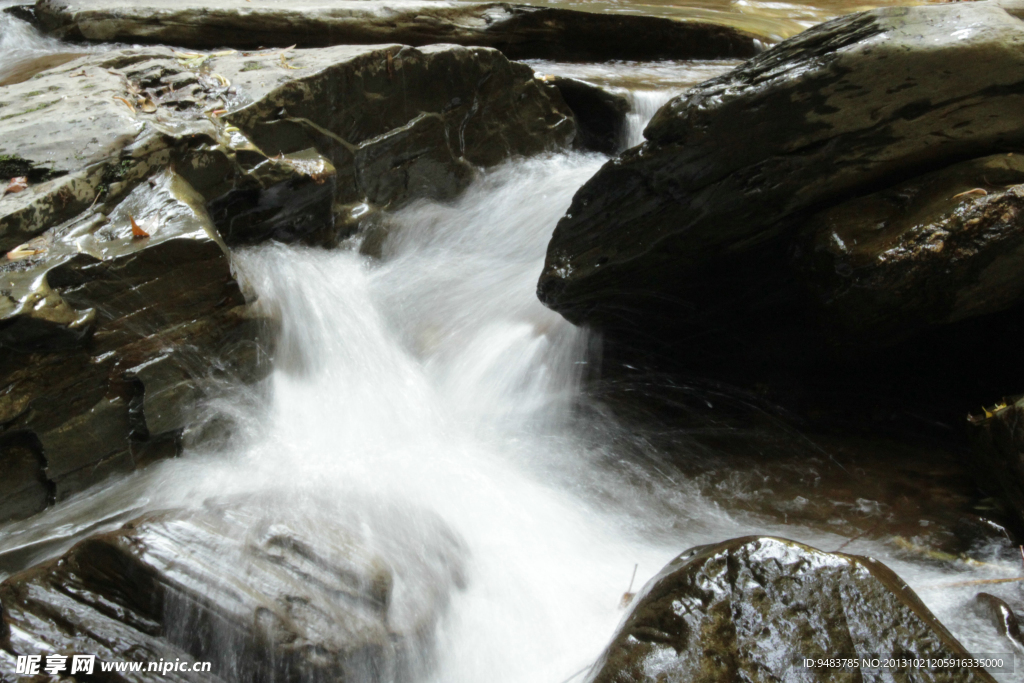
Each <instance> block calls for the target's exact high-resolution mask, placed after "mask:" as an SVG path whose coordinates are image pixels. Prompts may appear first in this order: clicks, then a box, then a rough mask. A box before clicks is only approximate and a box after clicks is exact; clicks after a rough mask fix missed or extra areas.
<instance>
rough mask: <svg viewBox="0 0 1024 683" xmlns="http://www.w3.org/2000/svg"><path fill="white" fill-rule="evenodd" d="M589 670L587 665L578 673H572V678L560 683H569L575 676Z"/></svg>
mask: <svg viewBox="0 0 1024 683" xmlns="http://www.w3.org/2000/svg"><path fill="white" fill-rule="evenodd" d="M589 668H590V665H589V664H587V665H586V666H585V667H583V668H582V669H580V670H579V671H577V672H576V673H574V674H573V675H572V676H569V677H568V678H567V679H565V680H564V681H562V683H569V681H571V680H572V679H574V678H576V677H577V676H579V675H580V674H581V673H583V672H584V671H586V670H587V669H589Z"/></svg>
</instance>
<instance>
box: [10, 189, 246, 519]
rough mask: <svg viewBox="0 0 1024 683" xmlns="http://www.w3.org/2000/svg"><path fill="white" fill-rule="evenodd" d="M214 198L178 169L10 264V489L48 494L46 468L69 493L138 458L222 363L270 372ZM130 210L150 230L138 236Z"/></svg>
mask: <svg viewBox="0 0 1024 683" xmlns="http://www.w3.org/2000/svg"><path fill="white" fill-rule="evenodd" d="M202 203H203V200H202V197H201V196H200V195H199V194H198V193H197V192H196V191H195V190H194V189H192V187H191V186H190V185H189V184H188V183H187V182H186V181H185V180H184V179H182V178H181V177H180V176H179V175H177V174H175V173H174V172H171V171H166V172H164V173H163V174H161V175H159V176H154V177H153V178H152V182H151V183H143V184H142V185H139V186H138V187H136V188H135V190H133V191H132V192H131V193H129V194H128V195H127V196H126V197H125V198H124V200H123V201H121V202H120V203H119V204H118V205H117V207H116V208H115V209H114V210H113V211H112V212H111V213H110V215H109V216H106V215H103V214H99V213H95V212H87V213H86V214H83V216H81V217H80V218H79V219H75V220H73V221H71V222H69V223H65V224H61V225H59V226H56V227H54V228H52V229H51V230H49V231H47V232H46V233H44V234H43V235H41V236H40V237H37V238H35V239H34V240H31V241H30V242H28V243H26V244H25V245H22V246H21V247H19V248H18V249H16V250H13V251H11V252H10V253H9V254H8V256H7V257H6V258H5V259H4V262H3V263H2V264H0V277H2V279H3V281H4V284H5V285H7V288H6V289H5V290H4V292H3V293H4V297H5V298H4V299H3V300H0V347H2V348H3V349H4V351H5V353H4V355H3V361H2V362H0V378H2V379H0V381H3V382H4V383H5V385H6V387H7V388H6V390H5V392H4V396H3V399H2V400H0V425H2V427H0V439H2V438H3V437H6V436H7V435H8V434H10V435H12V437H14V436H16V437H18V439H19V443H20V446H19V447H18V448H17V449H14V450H10V449H7V448H5V449H4V451H3V461H2V462H3V466H4V467H10V468H12V472H13V471H14V470H17V471H18V472H20V473H21V476H20V477H19V478H18V479H15V480H12V481H11V483H10V485H11V486H12V487H17V488H19V489H25V487H27V489H25V490H31V491H34V492H38V490H39V475H40V474H42V475H43V477H44V479H43V485H44V487H52V491H53V495H54V496H55V498H56V499H57V500H59V499H62V498H64V497H66V496H67V495H68V494H70V493H73V492H75V491H80V490H82V489H84V488H86V487H87V486H88V485H90V484H92V483H94V482H96V481H98V480H100V479H102V478H104V477H106V476H108V475H109V474H111V473H113V472H117V471H126V470H131V469H134V468H135V467H136V466H138V465H140V464H143V463H144V462H145V461H146V460H148V459H151V457H152V456H153V454H154V450H153V446H154V444H158V443H166V442H168V441H171V442H173V441H174V440H176V439H177V438H178V435H180V433H181V431H182V430H183V429H184V427H185V426H186V425H187V423H188V419H187V415H188V411H189V410H190V409H191V407H192V406H193V405H194V403H195V402H196V399H197V398H198V397H199V396H200V395H201V394H202V385H203V383H204V381H205V380H206V378H207V376H208V375H209V374H210V372H211V369H210V366H211V365H214V366H219V367H222V368H224V370H222V372H232V373H234V374H236V376H238V377H240V378H242V379H248V380H250V381H251V380H253V379H256V378H258V377H259V376H260V374H261V370H260V369H259V368H260V359H259V358H258V356H255V355H253V354H252V353H251V352H250V351H249V349H250V348H252V347H255V346H256V340H257V338H258V333H259V327H260V321H259V320H258V319H255V318H250V317H249V314H248V312H247V308H246V302H245V298H244V296H243V295H242V293H241V291H240V289H239V287H238V284H237V283H236V282H235V280H234V278H233V276H232V274H231V268H230V262H229V259H228V255H227V253H226V252H225V250H224V247H223V245H221V244H220V243H219V239H218V237H217V235H216V232H215V231H214V228H213V224H212V221H211V220H210V218H209V216H208V215H207V213H206V211H205V210H204V209H203V206H202ZM132 220H135V221H136V222H137V223H138V224H140V225H142V226H143V227H144V229H145V230H146V231H147V232H149V235H150V236H149V237H146V238H142V239H139V238H134V237H133V236H132V228H131V221H132ZM26 435H31V441H26V440H25V437H26ZM26 449H28V450H29V451H31V456H30V455H28V454H27V453H26ZM175 450H176V449H174V448H171V449H170V451H169V452H170V454H173V453H174V452H175ZM33 463H39V464H41V465H42V468H41V471H40V470H39V469H36V468H33V467H32V464H33ZM47 491H49V488H47ZM38 499H39V494H38V493H33V494H32V496H31V501H32V502H30V503H27V504H26V505H25V506H18V507H17V509H13V510H11V511H9V514H10V515H17V516H24V514H29V513H31V512H34V511H36V510H37V509H38V504H37V503H38Z"/></svg>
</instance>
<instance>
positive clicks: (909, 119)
mask: <svg viewBox="0 0 1024 683" xmlns="http://www.w3.org/2000/svg"><path fill="white" fill-rule="evenodd" d="M1022 15H1024V4H1021V3H1019V2H1016V1H1014V0H1009V1H1007V2H1004V3H997V2H976V3H962V4H960V3H958V4H947V5H941V6H926V7H893V8H885V9H877V10H872V11H869V12H862V13H858V14H853V15H849V16H845V17H841V18H839V19H836V20H833V21H830V22H827V23H825V24H822V25H820V26H816V27H814V28H812V29H810V30H808V31H806V32H804V33H802V34H800V35H798V36H796V37H794V38H792V39H789V40H787V41H785V42H783V43H780V44H779V45H777V46H775V47H774V48H772V49H770V50H767V51H766V52H764V53H762V54H760V55H758V56H756V57H754V58H753V59H751V60H749V61H748V62H746V63H744V64H743V65H741V66H740V67H738V68H736V69H735V70H733V71H732V72H730V73H728V74H726V75H724V76H721V77H718V78H715V79H712V80H710V81H707V82H705V83H702V84H700V85H699V86H697V87H695V88H693V89H691V90H689V91H687V92H686V93H684V94H683V95H680V96H679V97H677V98H676V99H674V100H672V101H671V102H669V103H668V104H667V105H665V106H664V107H663V108H662V109H661V110H660V111H659V112H658V113H657V115H656V116H655V117H654V119H653V120H652V121H651V123H650V125H649V126H648V127H647V129H646V131H645V137H646V138H647V141H646V142H645V143H644V144H643V145H641V146H639V147H637V148H634V149H632V150H629V151H627V152H625V153H624V154H622V155H621V156H620V157H618V158H617V159H614V160H612V161H610V162H609V163H608V164H606V165H605V166H604V167H603V168H602V169H601V170H600V171H599V172H598V173H597V175H596V176H595V177H594V178H592V179H591V180H590V181H589V182H588V183H587V184H586V185H585V186H584V187H583V188H582V189H581V190H580V191H579V192H578V193H577V195H576V196H575V198H574V199H573V202H572V205H571V207H570V208H569V211H568V213H567V214H566V216H565V217H564V218H563V219H562V220H561V221H560V222H559V224H558V226H557V228H556V230H555V232H554V235H553V237H552V240H551V243H550V245H549V248H548V254H547V260H546V263H545V267H544V271H543V273H542V275H541V278H540V281H539V284H538V295H539V297H540V298H541V300H542V301H543V302H544V303H546V304H547V305H548V306H550V307H552V308H554V309H555V310H557V311H559V312H560V313H562V314H563V315H564V316H565V317H566V318H568V319H569V320H571V321H573V322H575V323H578V324H588V325H591V326H593V327H597V328H600V329H604V330H606V331H608V332H609V335H610V336H611V337H622V338H626V339H628V340H629V341H630V342H631V343H633V344H634V345H636V344H642V345H647V346H653V345H657V344H662V345H664V347H666V348H662V349H659V352H664V351H666V349H667V351H668V353H667V354H665V355H670V356H672V357H674V358H675V359H683V360H682V362H683V363H686V362H689V363H690V369H691V370H693V369H694V368H695V367H699V368H701V370H704V369H707V368H708V367H710V365H708V364H717V365H716V367H718V368H720V369H721V368H725V369H726V372H728V371H729V369H736V370H737V374H738V375H740V376H746V377H747V379H748V380H750V381H751V382H759V381H764V382H766V383H768V384H770V383H771V380H772V379H773V376H774V375H775V374H785V373H786V372H788V373H790V374H791V375H792V371H793V369H794V368H796V369H801V368H802V373H803V375H804V377H812V378H827V380H826V379H823V381H825V382H826V383H828V384H830V385H831V386H833V387H835V386H839V385H840V384H842V383H843V382H845V381H846V380H847V379H849V378H850V377H853V378H855V379H856V378H857V377H858V376H860V377H866V376H868V375H870V376H871V377H872V382H873V383H874V384H875V385H877V384H878V381H877V380H878V379H879V378H880V377H886V376H888V374H889V373H891V372H892V371H893V368H894V367H898V364H899V363H901V362H904V363H905V362H906V360H907V359H908V357H909V358H910V360H911V362H914V359H916V358H918V357H920V358H921V363H919V364H918V366H917V367H916V368H915V372H917V371H918V370H922V369H925V368H927V366H928V365H929V364H930V363H938V364H939V367H948V369H949V370H950V371H951V372H957V367H958V364H960V367H961V371H960V372H959V374H960V375H967V374H973V375H975V376H977V377H982V376H985V377H986V378H987V379H991V378H992V376H993V374H994V370H992V369H990V370H991V371H986V370H985V369H983V368H978V370H977V372H974V369H975V368H974V365H975V364H974V363H973V358H972V356H973V355H976V354H973V349H972V348H970V343H969V342H970V339H971V335H970V334H969V333H968V334H966V336H963V335H962V336H958V337H957V339H958V341H957V343H956V344H954V345H953V346H954V352H953V353H949V347H948V346H947V347H946V349H945V351H946V352H947V354H946V356H945V357H943V356H941V355H937V354H934V353H930V352H929V351H928V350H929V349H934V348H935V346H934V343H932V342H934V341H935V340H932V342H929V343H923V342H919V343H918V344H917V346H916V347H915V348H917V349H921V348H924V350H925V351H926V353H924V354H922V353H917V352H915V353H908V352H907V349H906V347H903V346H900V347H899V348H900V351H899V352H895V351H894V352H893V353H892V354H889V355H888V356H887V357H885V358H871V359H870V360H865V359H864V358H865V354H870V353H874V352H875V351H876V350H877V349H878V348H880V347H881V348H887V349H892V348H896V347H895V346H894V345H896V344H897V343H903V342H906V340H907V338H908V337H909V336H911V335H913V334H916V333H924V332H926V331H929V330H935V329H940V328H943V326H948V325H954V324H957V323H962V321H964V320H968V319H970V320H979V319H981V318H983V317H984V318H985V320H986V321H988V320H989V318H990V317H991V314H993V313H996V312H1000V311H1006V310H1009V309H1010V308H1012V307H1014V306H1015V305H1016V304H1017V303H1018V302H1019V299H1020V297H1019V293H1020V288H1019V286H1018V284H1016V280H1015V279H1014V278H1015V275H1014V274H1013V273H1014V265H1013V263H1014V258H1015V257H1014V256H1013V254H1014V253H1015V251H1014V250H1015V248H1016V247H1015V245H1016V243H1017V240H1018V237H1017V235H1018V232H1019V221H1018V219H1017V214H1016V210H1015V209H1014V208H1013V207H1014V202H1015V201H1016V200H1015V198H1014V197H1015V191H1014V190H1006V185H1008V184H1013V183H1016V182H1019V179H1018V177H1017V175H1016V170H1015V169H1016V164H1017V160H1012V161H1010V162H1003V161H999V162H997V161H994V160H993V159H986V157H989V156H991V155H995V154H1006V153H1010V152H1018V151H1020V150H1022V149H1024V125H1021V121H1020V117H1019V116H1017V114H1016V112H1018V111H1020V107H1021V106H1022V105H1024V86H1022V81H1021V76H1020V74H1021V73H1024V49H1022V47H1024V22H1022V21H1021V19H1020V17H1021V16H1022ZM979 64H984V68H981V69H979V68H978V65H979ZM970 159H977V161H976V162H972V163H971V164H965V165H963V166H960V167H958V168H952V169H950V170H949V171H948V172H947V174H946V175H945V176H943V177H928V178H921V179H920V180H917V181H915V180H913V179H915V178H918V177H919V176H925V175H926V174H928V173H931V172H934V171H937V170H939V169H943V168H945V167H949V166H954V165H956V164H960V163H961V162H964V161H965V160H970ZM1008 164H1009V165H1008ZM908 181H910V183H911V184H910V185H902V183H906V182H908ZM915 182H916V183H917V185H914V183H915ZM925 185H927V186H928V187H924V186H925ZM887 188H892V189H891V190H889V193H888V195H887V196H888V198H889V199H888V200H879V199H878V198H877V197H876V198H875V199H863V200H858V202H854V203H849V204H844V203H845V202H850V201H851V200H854V199H856V198H858V197H862V196H864V195H870V194H872V193H875V192H878V191H880V190H885V189H887ZM976 189H983V190H985V191H986V192H988V196H987V197H983V196H982V193H981V192H977V191H976V192H968V194H967V195H964V194H963V192H965V191H969V190H976ZM1004 191H1005V192H1004ZM907 192H914V193H917V194H916V195H915V196H916V199H914V200H913V201H914V202H916V203H915V205H914V206H912V207H907V206H904V205H899V203H898V202H896V201H895V200H896V199H898V198H899V197H903V196H904V195H906V193H907ZM929 193H930V194H929ZM943 193H948V194H943ZM880 201H881V204H880ZM885 201H889V205H890V206H889V207H888V208H885V207H883V206H882V204H884V202H885ZM909 201H910V200H906V201H905V202H904V204H907V203H908V202H909ZM869 205H870V209H869ZM926 205H927V206H926ZM833 207H834V209H833V210H832V213H830V214H827V215H822V216H819V217H818V218H817V219H816V220H815V221H813V222H814V224H813V225H811V226H810V227H809V228H807V229H806V230H805V231H804V232H801V229H802V228H804V226H805V225H807V223H808V221H809V220H810V219H811V217H812V216H813V215H814V214H817V213H819V212H822V211H825V210H829V209H832V208H833ZM886 211H888V213H885V212H886ZM851 212H857V213H855V214H851ZM915 212H916V213H915ZM883 214H884V216H883ZM900 216H902V218H900ZM922 216H923V217H925V218H927V220H928V221H930V223H929V225H931V226H932V227H921V226H919V225H918V224H916V223H914V222H913V219H915V218H921V217H922ZM837 217H840V218H841V221H845V223H844V226H845V227H843V230H845V231H846V232H856V231H860V233H859V234H860V236H861V237H865V236H867V235H869V234H870V235H871V239H873V240H875V245H876V247H875V248H877V250H878V251H876V252H872V253H866V254H865V255H864V257H863V258H862V259H860V262H859V263H861V264H867V263H868V262H870V268H867V270H866V271H865V272H864V276H863V277H860V276H859V275H857V274H855V275H854V277H853V279H852V280H850V279H846V278H847V275H848V274H849V273H851V272H854V273H856V268H857V267H858V264H857V263H853V262H848V261H849V259H847V257H846V255H844V254H843V253H840V252H842V250H843V249H844V248H845V249H847V250H850V249H853V250H859V249H861V247H860V246H851V245H849V244H847V246H846V247H842V246H836V247H828V242H829V240H833V242H834V239H833V237H832V234H833V233H832V230H833V226H834V225H835V224H836V222H837V220H839V219H837ZM883 223H884V225H883ZM808 232H810V233H811V234H810V235H808ZM946 234H948V235H953V237H950V238H949V239H947V238H945V237H942V235H946ZM928 240H931V241H930V242H929V241H928ZM936 240H940V241H943V243H944V244H947V245H948V248H945V249H943V248H940V244H939V242H937V241H936ZM883 242H884V244H882V243H883ZM928 245H930V246H928ZM829 250H831V252H830V251H829ZM886 250H889V251H888V252H886ZM865 251H867V249H866V248H865ZM883 252H885V253H890V254H891V255H892V257H891V258H890V257H886V258H884V259H882V260H883V261H884V262H879V260H878V258H875V257H877V256H878V255H879V254H881V253H883ZM809 253H810V255H809ZM829 253H832V255H831V256H829ZM897 253H898V254H899V258H896V257H895V254H897ZM954 262H955V267H952V268H948V267H947V266H950V265H951V264H953V263H954ZM829 267H832V268H833V271H832V273H831V274H829V273H828V272H827V271H828V268H829ZM837 278H838V279H837ZM858 278H859V279H858ZM867 281H870V282H872V283H875V284H874V285H872V287H875V285H877V287H876V288H875V289H871V288H868V289H862V288H861V285H862V284H864V283H865V282H867ZM926 282H927V284H925V283H926ZM924 290H930V292H925V291H924ZM936 290H939V291H940V292H941V293H939V294H936ZM997 291H998V294H996V292H997ZM929 297H931V299H930V300H929V301H928V302H927V303H925V304H923V305H922V303H921V302H922V301H923V300H924V299H928V298H929ZM909 309H913V310H912V311H910V312H909V313H908V310H909ZM839 322H842V323H843V324H845V325H846V326H847V327H846V328H845V329H844V328H842V327H841V326H839V325H838V323H839ZM986 324H987V323H986ZM851 326H852V327H855V328H858V329H857V330H856V335H854V334H853V333H852V332H850V328H851ZM894 328H895V329H894ZM992 329H994V328H991V329H989V331H990V332H991V331H992ZM958 334H959V333H958ZM854 337H856V338H854ZM961 337H962V338H961ZM836 340H841V341H842V342H843V343H842V344H840V346H843V347H844V348H843V349H842V350H841V352H840V353H839V354H838V356H840V357H842V358H844V359H846V360H847V361H848V360H849V359H851V358H855V357H857V356H858V354H860V356H861V360H859V361H855V362H853V363H852V365H850V366H849V367H847V368H845V369H844V370H842V372H841V373H839V374H841V375H842V377H840V376H839V375H838V374H836V373H833V374H831V375H830V374H829V372H830V371H823V370H822V368H825V367H826V366H831V367H834V365H835V356H837V354H836V353H835V350H836V349H834V348H832V344H833V343H834V342H836ZM975 341H978V340H975ZM704 361H707V363H708V364H705V365H702V364H701V363H702V362H704ZM844 362H846V361H844ZM964 363H966V364H964ZM809 367H813V368H815V369H814V370H813V371H808V368H809ZM932 367H933V368H934V367H935V366H932ZM786 368H789V369H786ZM968 368H970V370H968ZM759 373H760V375H761V376H759V377H756V378H754V375H758V374H759ZM934 374H936V375H941V374H942V373H941V372H939V373H934ZM927 375H929V373H928V372H925V373H924V374H923V376H927ZM908 376H915V375H913V373H908ZM987 379H986V381H987ZM980 383H981V384H984V383H985V382H980ZM908 384H909V383H904V386H907V385H908ZM888 385H889V383H888V382H884V383H883V386H888ZM989 389H991V387H989ZM928 390H929V391H930V390H931V387H929V388H928ZM1007 390H1010V389H1006V390H1004V391H1007ZM857 392H859V393H861V394H863V392H864V388H863V387H859V388H857V389H856V390H855V391H854V393H857ZM922 393H927V392H922ZM996 395H998V394H996ZM961 414H962V413H961Z"/></svg>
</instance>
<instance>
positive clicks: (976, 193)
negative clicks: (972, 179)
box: [953, 187, 988, 199]
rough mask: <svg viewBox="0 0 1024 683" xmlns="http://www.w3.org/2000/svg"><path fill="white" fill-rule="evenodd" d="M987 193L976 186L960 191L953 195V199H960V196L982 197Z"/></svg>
mask: <svg viewBox="0 0 1024 683" xmlns="http://www.w3.org/2000/svg"><path fill="white" fill-rule="evenodd" d="M987 194H988V192H986V191H985V190H983V189H981V188H980V187H976V188H974V189H973V190H967V192H961V193H960V194H955V195H953V199H960V198H961V197H984V196H986V195H987Z"/></svg>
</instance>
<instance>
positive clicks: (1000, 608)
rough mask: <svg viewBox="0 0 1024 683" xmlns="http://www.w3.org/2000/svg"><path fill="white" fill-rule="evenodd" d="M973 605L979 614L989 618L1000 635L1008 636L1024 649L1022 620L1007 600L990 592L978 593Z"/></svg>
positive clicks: (1020, 648)
mask: <svg viewBox="0 0 1024 683" xmlns="http://www.w3.org/2000/svg"><path fill="white" fill-rule="evenodd" d="M971 606H972V608H973V609H974V611H975V612H976V613H977V614H979V615H980V616H982V617H984V618H985V619H988V620H989V621H990V622H991V623H992V625H993V626H995V627H996V630H997V631H999V634H1000V635H1002V636H1005V637H1006V638H1008V639H1009V640H1010V642H1011V643H1013V644H1014V645H1015V646H1016V647H1017V649H1019V650H1024V637H1022V636H1021V632H1020V622H1019V621H1018V619H1017V615H1016V614H1014V612H1013V610H1012V609H1011V608H1010V606H1009V605H1007V604H1006V602H1005V601H1003V600H1000V599H999V598H997V597H996V596H994V595H990V594H988V593H978V595H977V596H975V598H974V602H973V603H972V605H971Z"/></svg>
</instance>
